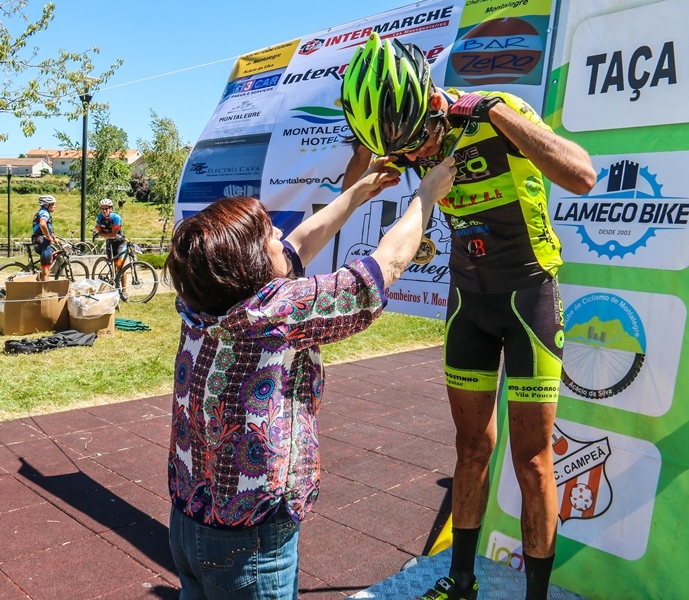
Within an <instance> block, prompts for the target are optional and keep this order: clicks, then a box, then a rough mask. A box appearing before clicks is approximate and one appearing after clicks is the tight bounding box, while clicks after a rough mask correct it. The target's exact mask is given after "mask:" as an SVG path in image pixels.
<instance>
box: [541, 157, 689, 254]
mask: <svg viewBox="0 0 689 600" xmlns="http://www.w3.org/2000/svg"><path fill="white" fill-rule="evenodd" d="M662 188H663V184H661V183H659V182H658V175H657V174H656V173H652V172H651V170H650V168H649V166H648V165H646V166H641V164H640V163H639V162H634V161H632V160H628V159H624V160H619V161H617V162H614V163H611V164H610V165H609V166H608V167H607V168H601V170H600V172H599V173H598V177H597V181H596V184H595V186H594V187H593V189H592V190H591V192H589V194H585V195H583V196H577V197H571V198H562V199H561V200H560V201H559V202H558V203H557V205H556V208H555V213H554V217H553V223H554V224H555V225H556V226H559V227H574V228H576V233H577V234H578V235H579V237H580V238H581V243H582V244H583V245H584V246H586V247H587V248H588V250H589V252H595V253H596V255H597V256H598V257H599V258H601V257H604V258H607V259H608V260H613V259H618V260H623V259H624V258H625V256H627V255H632V256H634V255H636V254H637V253H638V252H639V250H640V249H641V248H645V247H647V245H648V243H649V241H650V240H651V239H652V238H654V237H656V235H657V233H658V232H659V231H662V230H681V231H683V232H684V231H686V229H687V223H688V221H689V219H688V217H689V202H688V201H687V198H681V197H679V196H677V195H676V194H671V195H668V194H665V195H664V194H663V192H662ZM656 251H658V248H656ZM637 260H638V259H637ZM648 266H654V265H648Z"/></svg>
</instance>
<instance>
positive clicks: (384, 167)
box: [353, 156, 401, 204]
mask: <svg viewBox="0 0 689 600" xmlns="http://www.w3.org/2000/svg"><path fill="white" fill-rule="evenodd" d="M396 160H397V157H396V156H382V157H381V158H378V159H376V160H374V161H373V162H372V163H371V165H370V166H369V167H368V169H366V171H364V174H363V175H362V176H361V177H360V178H359V181H357V182H356V183H355V184H354V186H353V191H354V193H355V194H356V197H357V198H359V199H360V201H361V202H360V204H363V203H364V202H366V201H367V200H370V199H371V198H373V197H374V196H377V195H378V194H380V192H382V191H383V190H384V189H386V188H389V187H392V186H394V185H397V184H398V183H399V182H400V175H401V173H400V170H399V168H397V167H396V166H395V165H394V164H391V163H394V162H395V161H396Z"/></svg>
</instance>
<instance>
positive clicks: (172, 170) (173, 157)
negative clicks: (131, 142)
mask: <svg viewBox="0 0 689 600" xmlns="http://www.w3.org/2000/svg"><path fill="white" fill-rule="evenodd" d="M151 131H152V132H153V140H152V141H150V142H149V141H146V140H138V142H137V144H138V147H139V150H141V152H142V153H143V163H144V165H146V166H145V174H146V176H147V177H148V178H149V181H150V182H151V190H150V199H151V200H153V202H156V203H157V204H158V211H159V212H160V218H161V220H162V221H163V233H162V237H161V245H162V244H163V243H164V241H165V239H166V236H167V231H168V228H169V226H170V225H171V223H172V217H173V214H174V209H175V198H176V196H177V187H178V186H179V179H180V177H181V176H182V169H184V161H186V159H187V155H188V154H189V151H188V149H187V146H186V145H185V144H184V142H183V141H182V138H181V136H180V134H179V131H178V130H177V126H176V125H175V123H174V122H173V121H172V119H169V118H167V117H159V116H158V115H157V114H156V112H155V111H154V110H151Z"/></svg>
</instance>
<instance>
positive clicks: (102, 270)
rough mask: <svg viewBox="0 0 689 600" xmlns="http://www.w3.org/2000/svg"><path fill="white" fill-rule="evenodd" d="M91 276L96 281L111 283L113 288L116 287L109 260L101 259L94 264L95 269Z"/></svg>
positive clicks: (92, 270)
mask: <svg viewBox="0 0 689 600" xmlns="http://www.w3.org/2000/svg"><path fill="white" fill-rule="evenodd" d="M91 275H93V278H94V279H100V280H101V281H105V283H109V284H110V285H111V286H113V287H115V276H114V275H113V269H112V265H111V264H110V262H109V261H108V259H107V258H105V257H101V258H99V259H98V260H97V261H96V262H95V263H93V269H91Z"/></svg>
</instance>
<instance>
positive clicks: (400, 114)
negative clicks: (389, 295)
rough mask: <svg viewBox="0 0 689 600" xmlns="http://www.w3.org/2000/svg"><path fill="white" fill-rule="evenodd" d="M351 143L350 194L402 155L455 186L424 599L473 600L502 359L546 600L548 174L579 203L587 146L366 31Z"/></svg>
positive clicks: (527, 543)
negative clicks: (431, 546)
mask: <svg viewBox="0 0 689 600" xmlns="http://www.w3.org/2000/svg"><path fill="white" fill-rule="evenodd" d="M342 105H343V108H344V112H345V116H346V118H347V122H348V124H349V126H350V128H351V130H352V133H353V134H354V136H355V138H356V140H355V141H354V143H353V146H354V148H355V152H354V156H353V158H352V159H351V160H350V162H349V164H348V166H347V170H346V171H345V181H344V186H343V189H346V188H347V187H348V185H350V182H354V181H356V179H357V178H358V176H359V175H360V174H361V173H362V172H363V171H364V169H365V168H366V167H367V166H368V164H369V162H370V160H371V158H372V155H374V154H375V155H380V156H384V155H397V156H398V157H399V158H398V160H397V163H396V164H397V165H402V166H403V167H406V168H409V169H412V170H413V171H414V172H415V173H416V174H417V175H418V176H419V177H421V178H422V177H424V176H425V175H426V173H427V172H428V170H429V169H430V168H431V167H432V166H433V165H435V164H437V163H439V162H441V161H442V160H443V159H444V158H445V157H447V156H449V155H450V154H454V156H455V160H456V165H457V175H456V177H455V180H454V186H453V188H452V190H451V191H450V193H449V194H448V195H447V196H446V197H445V198H444V199H443V200H441V201H440V203H439V209H440V211H441V212H442V213H444V216H445V218H446V219H447V223H448V225H449V227H450V229H451V232H452V242H451V253H450V273H451V281H450V289H449V298H448V309H447V323H446V337H445V339H446V344H445V374H446V383H447V390H448V395H449V399H450V409H451V413H452V417H453V420H454V424H455V427H456V429H457V436H456V448H457V464H456V468H455V474H454V483H453V493H452V524H453V529H452V533H453V541H452V561H451V566H450V573H449V576H448V577H443V578H442V579H440V580H439V581H438V583H437V584H436V585H435V587H434V588H433V589H431V590H429V591H428V592H426V594H424V595H423V597H422V598H423V599H424V600H446V599H450V600H460V599H466V600H473V599H475V598H477V596H478V582H477V581H476V576H475V573H474V560H475V555H476V550H477V544H478V537H479V532H480V526H481V522H482V519H483V515H484V513H485V509H486V504H487V501H488V481H489V473H488V469H489V463H490V458H491V455H492V453H493V450H494V448H495V442H496V437H497V425H496V391H497V385H498V370H499V365H500V357H501V354H504V364H505V372H506V376H507V387H508V402H509V424H510V425H509V426H510V444H511V452H512V460H513V463H514V467H515V472H516V475H517V481H518V482H519V486H520V489H521V494H522V543H523V548H524V555H525V565H526V578H527V592H526V597H527V599H528V600H537V599H538V600H540V599H545V598H546V596H547V589H548V582H549V580H550V573H551V570H552V564H553V559H554V553H555V536H556V526H557V513H558V500H557V490H556V486H555V478H554V471H553V457H552V449H551V440H552V432H553V425H554V422H555V413H556V407H557V398H558V389H559V381H560V374H561V369H562V347H563V343H564V332H563V326H564V322H563V318H562V308H561V302H560V297H559V290H558V285H557V279H556V274H557V271H558V268H559V267H560V265H561V264H562V259H561V255H560V252H561V246H560V242H559V240H558V238H557V236H556V235H555V232H554V231H553V228H552V226H551V224H550V220H549V217H548V210H547V198H546V192H545V185H544V176H545V177H547V178H548V179H550V181H552V182H554V183H556V184H558V185H559V186H561V187H563V188H565V189H567V190H569V191H570V192H573V193H575V194H584V193H586V192H588V191H589V190H590V189H591V188H592V187H593V185H594V183H595V180H596V173H595V171H594V169H593V167H592V165H591V160H590V158H589V156H588V154H587V153H586V151H584V150H583V149H582V148H581V147H579V146H578V145H576V144H575V143H573V142H571V141H569V140H566V139H564V138H562V137H560V136H558V135H556V134H555V133H553V131H552V130H551V128H550V127H548V126H547V125H546V124H545V123H544V122H543V121H542V120H541V118H540V117H539V116H538V114H536V112H535V111H534V110H533V109H532V108H531V107H530V106H529V105H528V104H527V103H526V102H524V101H523V100H522V99H520V98H518V97H516V96H513V95H511V94H507V93H502V92H464V91H460V90H454V89H448V90H442V89H440V88H438V87H436V86H435V85H434V84H433V81H432V80H431V76H430V68H429V64H428V61H427V60H426V58H425V57H424V55H423V53H422V52H421V50H420V49H419V48H418V47H417V46H415V45H414V44H407V45H405V44H402V43H400V42H399V40H396V39H394V40H385V41H382V40H381V39H380V38H379V36H378V35H377V34H375V33H374V34H372V35H371V36H370V38H369V40H368V42H367V43H366V45H365V46H363V47H360V48H359V49H357V51H356V53H355V54H354V57H353V58H352V61H351V62H350V64H349V66H348V68H347V71H346V73H345V76H344V79H343V83H342Z"/></svg>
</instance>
